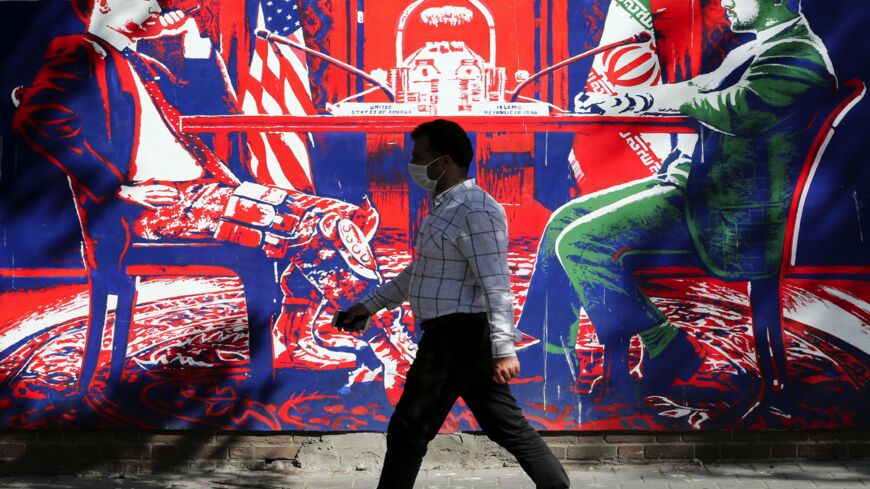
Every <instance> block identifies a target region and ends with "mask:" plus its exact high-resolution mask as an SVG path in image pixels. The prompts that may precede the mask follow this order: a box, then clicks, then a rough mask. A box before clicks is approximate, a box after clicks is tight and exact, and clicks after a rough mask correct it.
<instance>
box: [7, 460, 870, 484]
mask: <svg viewBox="0 0 870 489" xmlns="http://www.w3.org/2000/svg"><path fill="white" fill-rule="evenodd" d="M568 471H569V474H570V476H571V482H572V487H574V488H585V487H589V488H593V487H595V488H614V489H632V488H639V489H640V488H642V489H684V488H685V489H705V488H706V489H728V488H735V489H754V488H758V489H775V488H788V489H801V488H830V489H846V488H853V487H854V488H870V460H867V461H844V462H807V463H778V464H768V463H759V464H712V465H694V464H649V465H640V464H638V465H631V464H598V465H575V466H569V467H568ZM376 483H377V474H376V473H375V472H373V471H364V472H355V473H340V472H336V473H303V472H279V471H233V472H229V471H226V472H218V471H214V472H177V473H171V474H154V475H141V474H140V475H135V476H121V475H119V474H115V475H113V476H71V475H57V476H35V475H34V476H28V475H11V476H0V487H3V488H10V489H64V488H70V489H122V488H124V489H127V488H129V489H246V488H251V489H254V488H256V489H370V488H374V487H375V485H376ZM416 487H417V488H419V489H436V488H449V489H496V488H499V489H500V488H511V489H524V488H532V487H533V486H532V484H531V483H530V482H529V481H528V479H527V478H526V477H525V475H524V474H523V473H522V472H521V471H520V470H519V469H517V468H503V469H486V470H475V471H450V470H429V471H424V472H421V474H420V477H419V479H418V481H417V486H416Z"/></svg>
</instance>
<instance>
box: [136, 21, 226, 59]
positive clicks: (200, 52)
mask: <svg viewBox="0 0 870 489" xmlns="http://www.w3.org/2000/svg"><path fill="white" fill-rule="evenodd" d="M152 24H153V25H149V26H148V27H149V32H150V31H151V29H153V31H154V33H153V34H150V35H145V36H144V37H143V38H144V39H153V38H158V37H165V36H184V37H183V47H184V57H185V58H194V59H208V58H209V56H211V40H210V39H208V38H204V37H202V34H201V33H200V30H199V25H198V24H197V23H196V19H194V18H193V17H191V16H190V15H189V14H187V13H185V12H184V11H183V10H173V11H171V12H167V13H165V14H163V15H161V16H160V17H158V18H157V19H156V20H154V21H152Z"/></svg>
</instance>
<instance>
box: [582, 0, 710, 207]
mask: <svg viewBox="0 0 870 489" xmlns="http://www.w3.org/2000/svg"><path fill="white" fill-rule="evenodd" d="M651 3H652V6H651ZM694 5H700V1H698V0H688V1H687V0H681V1H675V0H611V3H610V8H609V9H608V10H607V17H606V20H605V24H604V30H603V32H602V35H601V41H600V45H605V44H609V43H613V42H617V41H620V40H622V39H625V38H628V37H631V36H633V35H635V34H638V33H641V32H648V33H649V34H650V35H651V40H650V41H649V42H646V43H642V44H629V45H626V46H621V47H618V48H615V49H611V50H609V51H607V52H604V53H602V54H599V55H598V56H596V57H595V59H594V60H593V63H592V68H591V69H590V71H589V76H588V79H587V82H586V91H587V92H596V93H604V94H609V95H618V94H621V93H623V92H625V91H626V90H629V89H631V90H636V89H638V88H643V87H651V86H655V85H658V84H660V83H662V82H663V79H670V80H671V81H676V79H685V78H687V77H691V76H693V75H694V74H696V73H692V72H693V71H696V70H693V69H691V66H692V65H697V63H692V60H693V59H696V57H697V56H698V54H696V53H695V52H694V51H696V47H698V46H699V45H698V41H696V40H700V38H701V36H693V35H692V33H693V32H694V30H696V29H699V28H700V25H701V24H700V20H699V19H698V21H697V22H696V21H695V16H693V14H694V8H693V6H694ZM654 18H655V24H656V25H655V28H654V25H653V24H654V20H653V19H654ZM670 19H679V20H680V22H670ZM687 67H688V68H687ZM686 69H688V72H686ZM693 144H694V137H688V138H687V137H680V138H677V137H672V135H670V134H641V133H637V132H634V131H627V132H626V131H619V130H615V129H607V128H602V129H600V130H597V131H594V132H589V133H583V134H577V136H576V137H575V139H574V147H573V151H572V154H571V156H569V160H570V161H569V162H570V163H571V167H572V168H573V169H574V173H575V176H576V177H577V181H578V185H579V187H580V193H581V195H585V194H589V193H592V192H595V191H598V190H602V189H606V188H608V187H611V186H614V185H618V184H621V183H625V182H628V181H631V180H636V179H639V178H644V177H648V176H650V175H654V174H655V173H656V172H658V170H659V169H660V168H661V166H662V160H663V159H664V158H665V157H666V156H667V155H668V154H669V153H670V152H671V151H672V150H673V148H674V147H675V146H677V145H679V147H680V148H681V149H683V150H684V151H687V152H689V153H691V150H692V148H691V146H692V145H693Z"/></svg>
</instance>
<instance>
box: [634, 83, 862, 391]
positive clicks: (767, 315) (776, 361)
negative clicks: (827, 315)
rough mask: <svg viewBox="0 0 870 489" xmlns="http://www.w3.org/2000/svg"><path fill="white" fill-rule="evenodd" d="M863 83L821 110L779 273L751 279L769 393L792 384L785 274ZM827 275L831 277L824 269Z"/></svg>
mask: <svg viewBox="0 0 870 489" xmlns="http://www.w3.org/2000/svg"><path fill="white" fill-rule="evenodd" d="M865 91H866V87H865V84H864V82H862V81H861V80H858V79H851V80H849V81H847V82H846V83H844V84H843V85H842V86H841V87H840V94H841V95H840V98H839V99H838V100H837V101H836V102H835V104H834V105H833V106H832V108H831V110H830V111H829V112H827V113H825V112H824V111H823V112H821V113H820V114H819V117H818V118H817V120H816V122H815V123H814V125H813V127H812V128H811V130H810V132H811V133H813V134H814V137H813V139H812V142H811V144H810V147H809V151H808V153H807V156H806V159H805V160H804V164H803V167H802V168H801V171H800V173H799V174H798V178H797V183H796V185H795V189H794V193H793V194H792V195H793V197H792V201H791V205H790V209H789V214H788V220H787V222H786V235H785V240H784V242H783V254H782V264H781V266H780V270H779V274H778V275H777V276H775V277H771V278H767V279H761V280H752V281H750V282H749V305H750V309H751V311H752V334H753V337H754V341H755V355H756V360H757V362H758V368H759V372H760V375H761V379H762V382H763V384H762V386H763V389H764V392H763V393H762V396H763V395H764V394H765V393H777V392H781V391H782V390H783V389H784V388H785V386H786V384H787V382H788V370H787V365H786V351H785V340H784V335H783V321H784V316H783V304H782V293H783V292H782V291H783V284H784V282H785V279H786V277H788V276H789V275H790V274H792V273H793V272H794V271H795V270H796V269H797V268H800V267H797V266H796V265H795V259H796V252H797V246H798V235H799V231H800V225H801V218H802V213H803V207H804V204H805V203H806V198H807V195H808V193H809V189H810V186H811V184H812V180H813V177H814V176H815V174H816V172H817V170H818V167H819V164H820V162H821V160H822V156H823V155H824V152H825V149H826V148H827V146H828V143H829V142H830V141H831V138H832V137H833V136H834V132H835V131H836V129H837V127H838V126H839V124H840V122H842V120H843V118H844V117H845V116H846V114H847V113H848V112H849V111H850V110H851V109H852V108H853V107H854V106H855V105H856V104H857V103H858V102H860V101H861V99H862V98H863V97H864V93H865ZM671 271H673V269H672V268H669V269H668V275H667V276H669V277H674V276H705V275H706V274H705V273H704V272H703V271H701V270H700V269H696V268H692V267H679V268H678V270H676V271H675V273H671ZM638 273H639V274H640V275H643V276H656V277H660V276H662V273H661V270H654V269H653V270H639V271H638ZM825 275H830V270H826V272H825Z"/></svg>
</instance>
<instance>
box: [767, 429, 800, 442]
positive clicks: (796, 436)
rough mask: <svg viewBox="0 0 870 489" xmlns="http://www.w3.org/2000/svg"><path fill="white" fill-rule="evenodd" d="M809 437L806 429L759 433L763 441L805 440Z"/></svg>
mask: <svg viewBox="0 0 870 489" xmlns="http://www.w3.org/2000/svg"><path fill="white" fill-rule="evenodd" d="M809 437H810V435H809V433H807V432H806V431H765V432H763V433H762V434H761V435H759V439H760V440H761V441H763V442H780V441H806V440H809V439H810V438H809Z"/></svg>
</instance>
